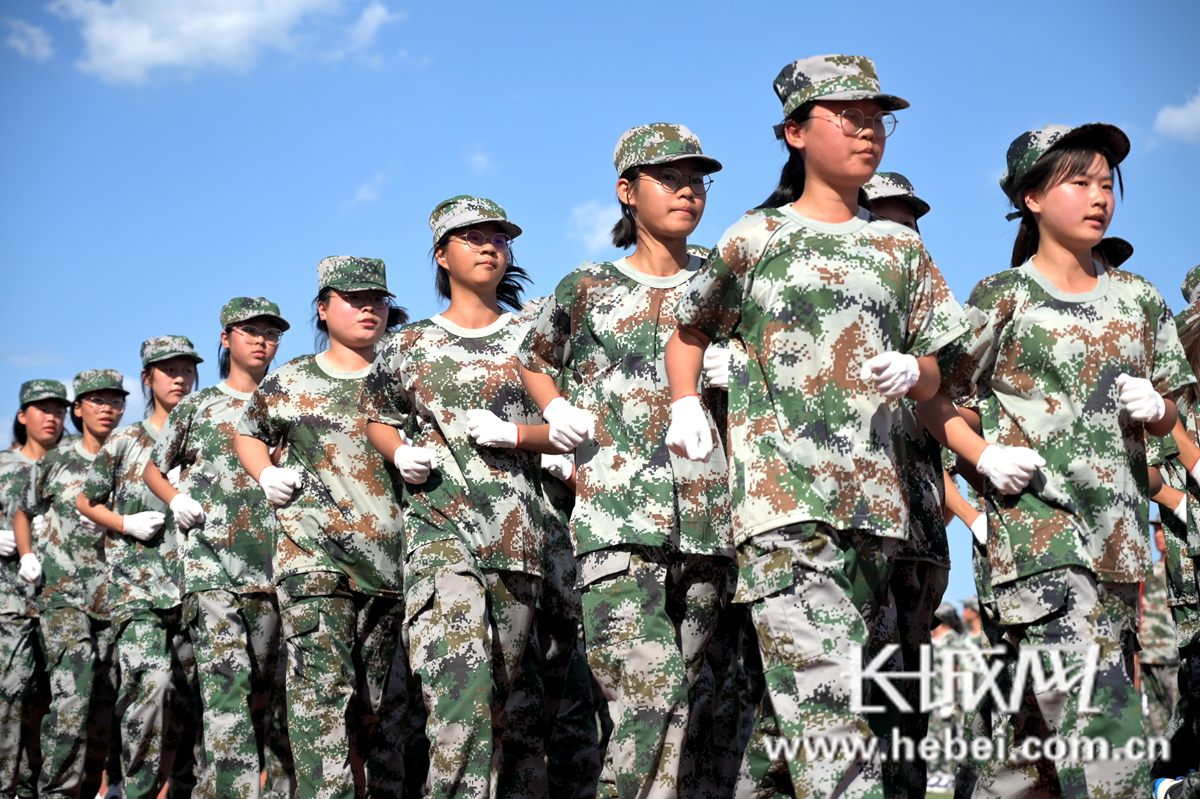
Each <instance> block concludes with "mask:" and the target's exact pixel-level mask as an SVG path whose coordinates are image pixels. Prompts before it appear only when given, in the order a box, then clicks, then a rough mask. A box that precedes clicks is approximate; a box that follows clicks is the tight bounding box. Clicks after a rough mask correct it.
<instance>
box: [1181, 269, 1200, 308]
mask: <svg viewBox="0 0 1200 799" xmlns="http://www.w3.org/2000/svg"><path fill="white" fill-rule="evenodd" d="M1181 288H1182V289H1183V299H1184V302H1186V303H1187V304H1188V305H1191V304H1192V303H1194V302H1195V301H1196V300H1197V299H1198V298H1200V266H1193V267H1192V268H1191V270H1190V271H1189V272H1188V273H1187V277H1185V278H1184V279H1183V286H1181Z"/></svg>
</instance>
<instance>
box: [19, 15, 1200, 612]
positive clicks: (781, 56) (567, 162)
mask: <svg viewBox="0 0 1200 799" xmlns="http://www.w3.org/2000/svg"><path fill="white" fill-rule="evenodd" d="M731 9H734V10H731ZM1198 39H1200V4H1197V3H1195V2H1194V1H1190V0H1189V1H1184V2H1161V3H1152V4H1148V3H1143V4H1129V3H1114V2H1109V3H1094V4H1089V5H1087V6H1080V5H1078V4H1067V3H1039V4H1011V3H1009V4H988V5H986V6H985V5H984V4H976V3H944V4H925V5H923V4H920V3H915V4H914V3H903V4H902V3H894V4H878V3H854V4H848V3H836V4H834V3H830V4H825V5H820V4H814V3H804V4H792V5H783V4H766V3H753V2H752V3H741V4H737V5H736V6H733V5H731V4H728V3H705V2H696V3H689V4H687V5H686V6H680V5H677V4H649V3H627V2H609V3H605V4H603V5H601V4H588V5H575V4H561V3H555V4H548V3H525V4H512V5H510V6H503V7H502V6H496V5H494V4H482V3H462V2H441V3H422V4H411V5H405V4H402V3H401V2H399V0H365V2H364V0H105V1H102V0H55V1H54V2H40V1H39V2H27V1H25V0H21V1H20V2H8V3H5V4H4V5H3V6H0V108H3V109H4V119H5V124H4V125H3V126H0V263H3V275H4V285H5V288H6V309H5V313H4V314H3V315H0V415H3V417H4V418H5V419H8V418H11V415H12V414H13V413H15V411H16V407H17V390H18V387H19V385H20V383H21V382H22V381H24V380H27V379H30V378H34V377H54V378H57V379H60V380H63V381H64V382H68V381H69V380H70V378H71V377H72V376H73V375H74V374H75V373H77V372H78V371H80V370H82V369H86V368H93V367H112V368H116V369H120V370H121V371H122V372H124V373H125V374H126V375H127V376H131V377H132V376H135V375H136V373H137V371H138V368H139V361H138V348H139V344H140V342H141V341H142V340H144V339H146V338H148V337H150V336H152V335H160V334H163V333H182V334H184V335H187V336H189V337H191V338H192V340H193V341H195V342H196V345H197V347H198V348H199V349H200V351H201V353H202V354H204V355H205V356H206V357H209V362H207V363H205V364H204V365H203V366H202V367H201V383H202V384H203V385H211V384H212V383H214V382H216V381H217V376H216V371H215V365H214V363H213V361H214V360H215V358H213V357H211V356H213V355H214V354H215V347H216V344H217V337H218V334H219V321H218V311H219V309H220V307H221V305H222V304H223V303H224V302H226V301H227V300H228V299H229V298H230V297H233V296H238V295H265V296H267V297H270V298H271V299H273V300H275V301H276V302H278V303H279V304H280V306H281V307H282V309H283V312H284V314H285V316H287V317H288V318H289V320H290V321H291V322H292V324H293V329H292V331H291V332H290V333H289V334H288V335H287V336H286V337H285V338H284V342H283V345H282V348H281V352H280V357H281V359H287V358H291V357H294V356H296V355H299V354H301V353H304V352H309V351H311V348H312V337H311V329H310V327H309V325H308V319H309V316H310V315H311V307H310V303H311V300H312V298H313V295H315V293H316V265H317V262H318V261H319V260H320V259H321V258H322V257H324V256H327V255H335V254H342V255H361V256H370V257H379V258H383V259H384V260H385V261H386V262H387V264H388V270H389V278H390V285H391V287H392V289H393V291H395V293H396V294H397V295H398V296H399V299H400V302H401V303H402V304H403V305H405V306H406V307H407V308H408V309H409V311H410V313H411V314H412V316H413V318H421V317H426V316H429V315H431V314H433V313H436V312H437V311H438V310H440V309H441V306H440V305H438V304H437V302H436V301H435V296H434V291H433V272H432V267H431V266H430V264H429V259H428V254H429V248H430V245H431V241H430V236H431V234H430V231H429V227H428V224H427V219H428V216H429V212H430V211H431V210H432V209H433V207H434V206H435V205H436V204H437V203H438V202H439V201H441V200H443V199H445V198H447V197H450V196H453V195H455V194H464V193H466V194H477V195H482V196H486V197H490V198H492V199H494V200H496V201H497V202H499V203H500V204H502V205H503V206H504V207H505V208H506V209H507V210H508V212H509V216H510V218H511V219H513V220H514V221H515V222H517V223H518V224H520V225H521V226H522V227H523V228H524V229H525V235H523V236H522V237H521V238H520V239H519V240H518V241H517V243H516V246H515V252H516V255H517V258H518V261H519V262H520V263H521V265H522V266H524V267H525V268H526V269H527V270H528V271H529V272H530V273H531V274H532V275H533V277H534V279H535V285H534V286H533V288H532V289H531V292H536V293H539V294H540V293H547V292H549V291H550V290H551V289H552V288H553V286H554V284H555V283H556V282H557V281H558V279H559V278H560V277H561V276H562V275H564V274H565V273H566V272H568V271H569V270H570V269H572V268H573V267H574V266H576V265H577V264H578V263H579V262H580V261H583V260H607V259H610V258H612V257H615V256H616V255H617V253H616V251H614V250H613V249H612V247H611V245H608V244H606V235H605V234H606V231H607V228H608V226H609V225H610V224H611V222H612V221H613V220H614V219H615V215H616V201H615V199H614V183H615V180H616V174H615V170H614V168H613V165H612V150H613V146H614V144H615V143H616V140H617V137H618V136H619V135H620V134H621V132H622V131H624V130H625V129H627V128H629V127H632V126H634V125H638V124H644V123H647V122H656V121H668V122H679V123H683V124H685V125H687V126H688V127H690V128H691V129H692V130H693V131H694V132H695V133H696V134H697V135H698V136H699V137H700V138H701V140H702V142H703V144H704V149H705V152H706V153H709V154H711V155H713V156H715V157H717V158H719V159H720V160H721V161H723V162H724V164H725V170H724V171H723V172H721V173H720V174H719V175H717V179H716V182H715V183H714V185H713V188H712V191H711V193H710V196H709V202H708V208H707V211H706V215H705V218H704V220H703V222H702V223H701V225H700V228H699V230H698V231H697V234H696V236H695V237H694V241H695V242H697V243H700V244H712V243H714V242H715V241H716V240H717V238H718V237H719V236H720V234H721V232H722V231H723V230H724V229H725V228H726V227H728V226H729V225H730V224H732V223H733V222H734V221H735V220H736V219H737V217H738V216H739V215H740V214H741V213H742V212H743V211H745V210H746V209H748V208H750V207H752V206H754V205H756V204H758V203H759V202H761V201H762V200H763V199H764V198H765V197H766V195H767V194H768V193H769V192H770V190H771V188H772V187H773V186H774V184H775V182H776V180H777V178H778V174H779V168H780V166H781V164H782V163H783V160H784V157H783V152H782V149H781V146H780V144H779V143H777V142H776V141H775V140H774V137H773V135H772V133H771V125H772V124H774V123H775V122H778V121H779V118H780V116H781V113H780V105H779V101H778V99H777V98H776V97H775V94H774V92H773V91H772V89H771V81H772V80H773V78H774V77H775V75H776V74H777V73H778V72H779V70H780V69H781V68H782V67H783V66H784V65H785V64H787V63H788V62H790V61H792V60H795V59H796V58H801V57H804V56H808V55H814V54H818V53H834V52H841V53H853V54H862V55H867V56H870V57H871V58H873V59H874V60H875V62H876V65H877V67H878V70H879V74H880V78H881V81H882V85H883V89H884V91H887V92H889V93H893V94H898V95H900V96H902V97H905V98H906V99H908V100H909V101H910V102H911V103H912V107H911V108H910V109H908V110H906V111H902V112H900V113H899V114H898V116H899V118H900V125H899V126H898V129H897V132H896V134H895V135H894V136H893V137H892V138H891V139H890V140H889V142H888V147H887V152H886V154H885V156H884V161H883V167H882V168H883V169H888V170H894V171H899V172H902V173H904V174H905V175H907V176H908V177H909V178H910V179H911V180H912V181H913V183H914V184H915V186H916V188H917V191H918V194H920V195H921V196H922V197H923V198H924V199H926V200H927V201H929V203H930V204H931V205H932V206H933V211H932V212H931V213H930V214H929V216H927V217H926V218H925V219H923V220H922V224H921V226H922V232H923V234H924V237H925V240H926V243H927V245H928V247H929V249H930V251H931V252H932V253H933V255H934V258H935V259H936V260H937V262H938V264H939V266H940V267H941V269H942V271H943V273H944V274H945V276H946V279H947V280H948V282H949V283H950V286H951V288H952V289H953V290H954V292H955V294H956V296H958V298H959V299H960V300H964V299H966V297H967V295H968V294H969V293H970V290H971V287H972V286H973V285H974V284H975V282H976V281H978V280H979V279H980V278H981V277H984V276H985V275H988V274H991V273H993V272H996V271H999V270H1000V269H1003V268H1004V267H1005V266H1006V265H1007V262H1008V258H1009V254H1010V252H1011V247H1012V239H1013V236H1014V233H1015V230H1016V228H1015V223H1009V222H1006V221H1005V219H1004V214H1005V212H1006V210H1007V209H1006V207H1005V200H1004V197H1003V195H1002V194H1001V193H1000V190H999V188H998V187H997V180H998V179H999V177H1000V175H1001V173H1002V172H1003V170H1004V154H1005V151H1006V149H1007V147H1008V144H1009V142H1010V141H1011V140H1012V139H1013V138H1014V137H1016V136H1017V135H1018V134H1020V133H1021V132H1023V131H1025V130H1028V129H1031V128H1040V127H1042V126H1043V125H1047V124H1051V123H1060V124H1070V125H1077V124H1082V123H1085V122H1093V121H1105V122H1111V123H1114V124H1117V125H1119V126H1121V127H1122V128H1123V129H1124V130H1125V132H1126V133H1127V134H1129V137H1130V139H1131V140H1132V143H1133V149H1132V152H1131V153H1130V155H1129V158H1128V159H1127V160H1126V161H1125V164H1124V165H1123V168H1124V174H1125V184H1126V185H1125V188H1126V191H1125V199H1124V202H1122V203H1121V204H1120V205H1119V206H1118V209H1117V213H1116V217H1115V220H1114V222H1113V225H1112V227H1111V229H1110V232H1111V233H1112V234H1114V235H1119V236H1122V237H1124V238H1126V239H1128V240H1130V241H1131V242H1132V243H1133V244H1134V245H1135V247H1136V249H1137V252H1136V254H1135V255H1134V257H1133V260H1131V261H1130V262H1129V264H1128V265H1127V267H1128V268H1129V269H1131V270H1133V271H1136V272H1138V273H1140V274H1143V275H1145V276H1146V277H1148V278H1150V279H1151V280H1152V281H1154V282H1155V283H1156V284H1157V285H1158V286H1159V288H1160V290H1161V291H1162V292H1163V294H1164V295H1165V296H1166V298H1167V300H1168V302H1170V303H1171V305H1172V307H1175V308H1178V307H1179V306H1180V305H1181V304H1182V300H1181V297H1180V294H1179V284H1180V283H1181V282H1182V280H1183V276H1184V274H1185V273H1186V271H1187V270H1188V269H1189V268H1190V267H1191V266H1193V265H1195V264H1196V263H1197V262H1200V248H1198V247H1197V246H1196V243H1195V242H1194V241H1192V240H1191V238H1190V237H1189V235H1188V234H1187V231H1188V230H1194V229H1195V228H1194V227H1193V225H1194V222H1189V221H1188V220H1189V219H1193V220H1194V218H1195V211H1194V209H1195V207H1196V198H1195V192H1194V191H1193V190H1189V189H1187V186H1188V185H1193V186H1194V185H1195V184H1189V183H1188V181H1189V180H1194V179H1195V175H1196V174H1197V172H1198V171H1200V48H1197V47H1196V41H1197V40H1198ZM530 296H533V294H532V293H531V294H530ZM136 414H137V408H136V407H134V408H131V409H130V411H129V412H128V413H127V416H128V417H129V418H130V419H132V418H134V416H136ZM967 535H969V533H968V532H967V531H966V529H965V528H964V527H962V526H961V525H957V524H956V525H955V527H954V529H952V530H951V538H952V540H953V541H954V555H955V562H956V567H955V568H954V569H953V571H952V575H951V588H950V591H949V592H948V597H950V598H954V599H959V598H961V597H963V596H966V595H967V594H969V593H971V592H972V588H971V574H970V566H969V562H968V559H969V555H968V554H967V553H968V550H967V546H966V540H965V537H966V536H967Z"/></svg>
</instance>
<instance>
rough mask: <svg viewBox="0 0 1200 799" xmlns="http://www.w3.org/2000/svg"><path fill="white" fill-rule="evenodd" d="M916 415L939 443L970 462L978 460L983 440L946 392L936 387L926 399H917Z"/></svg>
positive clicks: (982, 448)
mask: <svg viewBox="0 0 1200 799" xmlns="http://www.w3.org/2000/svg"><path fill="white" fill-rule="evenodd" d="M917 417H918V418H919V419H920V420H921V423H922V424H924V425H925V428H926V429H927V430H928V431H929V432H930V433H932V434H933V437H934V438H936V439H937V440H938V441H939V442H940V443H941V445H942V446H943V447H946V448H948V449H949V450H951V451H952V452H954V453H955V454H956V455H959V456H960V457H962V458H964V459H965V460H967V461H970V462H971V463H972V464H975V463H978V462H979V456H980V454H981V453H982V452H983V451H984V450H985V449H986V448H987V442H986V441H984V440H983V439H982V438H980V436H979V435H978V434H977V433H976V432H975V431H974V430H972V429H971V426H970V425H969V424H967V422H966V420H965V419H963V417H962V416H961V415H960V414H959V413H958V409H957V408H955V407H954V403H953V402H951V401H950V397H949V396H948V395H947V394H946V392H944V391H940V390H939V391H937V392H935V393H934V395H933V396H932V397H930V398H929V399H928V400H925V401H923V402H918V403H917Z"/></svg>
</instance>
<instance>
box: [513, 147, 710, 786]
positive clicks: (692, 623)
mask: <svg viewBox="0 0 1200 799" xmlns="http://www.w3.org/2000/svg"><path fill="white" fill-rule="evenodd" d="M613 160H614V162H615V165H616V170H617V175H618V180H617V199H618V200H619V201H620V203H621V214H622V218H621V221H620V222H618V223H617V225H616V226H615V227H614V228H613V243H614V244H616V245H617V246H618V247H621V248H628V247H630V246H633V245H636V249H635V250H634V252H633V253H632V254H631V255H629V256H627V257H625V258H621V259H619V260H618V261H616V262H615V263H585V264H583V265H581V266H580V267H579V268H577V269H576V270H575V271H573V272H572V273H570V274H569V275H567V277H565V278H564V279H563V280H562V281H561V282H560V283H559V285H558V287H557V288H556V289H555V291H554V294H553V296H552V297H551V299H550V300H549V301H548V302H547V303H546V307H545V308H544V309H543V310H542V314H541V317H540V318H539V319H538V321H537V324H536V326H535V328H534V329H533V330H532V331H531V332H530V334H529V336H528V337H527V338H526V341H525V344H524V346H523V347H522V352H521V363H522V365H523V366H524V367H525V370H524V372H523V376H524V379H525V385H526V387H527V388H528V389H529V393H530V396H532V397H533V400H534V402H536V403H537V405H538V407H540V408H542V414H543V416H544V418H545V419H546V420H547V421H548V422H550V426H551V438H552V439H553V440H555V441H557V442H559V443H561V444H562V445H564V446H567V447H577V449H576V453H575V460H576V465H577V466H578V473H577V477H576V480H577V486H578V490H577V496H576V504H575V510H574V512H573V514H572V516H571V532H572V536H573V539H574V546H575V555H576V557H577V558H578V559H579V574H580V576H579V584H580V586H581V587H582V588H583V591H584V593H583V612H584V618H583V626H584V640H585V646H586V649H587V657H588V663H589V664H590V665H591V669H592V674H593V675H594V676H595V677H596V680H597V681H598V682H599V684H600V686H601V687H602V688H603V690H604V694H605V696H606V698H607V699H608V703H609V713H610V715H611V716H612V720H613V723H614V729H613V733H612V736H611V738H610V740H609V744H608V749H607V752H606V753H605V761H604V771H603V773H602V776H601V784H600V795H601V796H613V797H617V796H620V797H633V796H640V797H647V796H650V797H655V796H668V795H670V796H674V795H678V794H685V795H686V794H689V793H690V792H691V791H692V790H695V786H694V784H693V783H694V782H696V781H697V780H698V778H699V775H700V769H701V767H702V766H703V764H705V763H706V762H707V760H708V759H709V758H710V755H709V753H708V752H706V751H704V749H698V748H697V743H703V742H704V741H703V739H702V738H701V737H699V736H697V735H696V734H695V733H694V732H690V731H694V730H695V729H697V727H698V726H707V724H708V722H706V721H705V716H706V715H709V714H711V712H712V709H711V704H712V703H713V702H714V701H715V698H716V696H717V688H718V686H717V685H716V684H715V678H714V676H713V674H712V668H711V665H710V663H709V661H708V658H707V650H708V645H709V641H710V639H711V638H712V635H713V632H714V630H715V629H716V626H717V620H718V616H719V612H720V610H721V606H722V605H723V604H724V602H725V601H726V594H727V589H726V581H727V580H728V574H729V569H728V566H729V562H730V556H731V555H732V554H733V552H732V542H731V540H730V530H729V495H728V489H727V487H726V485H725V457H724V451H723V450H718V451H717V452H716V453H715V454H714V456H713V457H712V458H711V459H706V462H705V463H703V464H694V463H690V462H688V461H687V460H686V459H684V458H681V457H678V456H674V455H672V454H671V453H670V452H669V451H668V449H667V447H666V446H665V443H664V441H663V434H664V433H665V432H666V426H667V421H668V418H669V410H668V409H669V407H670V391H669V389H668V385H667V380H666V373H665V372H664V371H663V360H662V357H663V356H662V353H663V347H664V346H665V344H666V342H667V339H668V338H669V336H670V335H671V332H672V331H673V330H674V327H675V318H674V314H673V311H672V309H673V307H674V305H675V303H676V301H677V300H678V299H679V298H680V297H681V296H682V295H683V294H684V292H685V291H687V288H688V285H689V284H690V283H691V281H692V280H693V279H694V277H695V276H696V274H697V272H698V270H699V268H700V264H701V260H700V259H699V258H697V257H695V256H692V255H689V254H688V252H687V237H688V236H689V235H690V234H691V233H692V232H693V231H694V230H695V229H696V226H697V225H698V224H699V222H700V218H701V216H702V215H703V212H704V205H705V202H706V199H707V190H708V185H709V183H710V180H711V179H710V178H709V175H710V174H711V173H713V172H717V171H719V170H720V169H721V164H720V162H719V161H717V160H715V159H713V158H710V157H708V156H706V155H704V154H703V152H702V151H701V147H700V141H699V139H697V138H696V136H695V135H693V134H692V132H691V131H690V130H688V129H687V128H685V127H683V126H682V125H671V124H666V123H656V124H651V125H641V126H638V127H635V128H632V129H630V130H628V131H626V132H625V133H624V134H622V135H621V137H620V139H619V140H618V142H617V147H616V150H615V152H614V157H613ZM559 386H562V387H563V389H564V392H565V396H564V395H561V394H560V393H559ZM699 387H700V384H699V374H698V373H697V375H696V376H695V379H693V380H692V381H691V384H690V386H689V387H688V390H687V392H686V393H687V394H688V395H689V396H688V397H686V398H684V400H683V404H684V405H686V406H687V407H688V408H689V409H690V411H691V412H692V413H693V414H694V415H695V416H696V417H697V418H698V419H699V420H700V422H699V423H700V424H703V426H704V428H705V430H706V431H708V432H710V433H711V431H712V429H713V425H714V422H713V418H712V413H711V409H709V408H706V407H705V404H706V402H707V401H708V400H707V398H705V399H702V398H701V397H700V395H699V394H698V393H697V392H698V389H699ZM705 748H707V747H705Z"/></svg>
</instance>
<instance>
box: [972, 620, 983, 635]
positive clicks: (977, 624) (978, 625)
mask: <svg viewBox="0 0 1200 799" xmlns="http://www.w3.org/2000/svg"><path fill="white" fill-rule="evenodd" d="M982 629H983V622H982V621H981V620H979V619H976V620H975V621H973V622H971V634H972V635H977V634H979V632H980V631H981V630H982Z"/></svg>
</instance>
